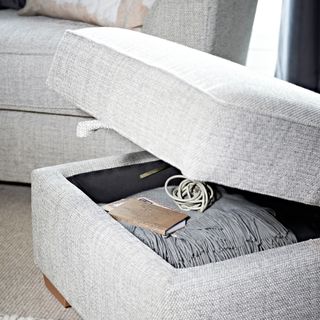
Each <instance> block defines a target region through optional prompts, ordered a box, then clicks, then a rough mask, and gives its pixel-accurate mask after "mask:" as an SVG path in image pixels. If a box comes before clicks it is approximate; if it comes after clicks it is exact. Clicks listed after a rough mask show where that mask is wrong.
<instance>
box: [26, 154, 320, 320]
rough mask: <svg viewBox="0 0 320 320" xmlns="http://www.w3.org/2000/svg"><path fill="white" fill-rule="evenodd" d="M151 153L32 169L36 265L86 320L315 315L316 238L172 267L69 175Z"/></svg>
mask: <svg viewBox="0 0 320 320" xmlns="http://www.w3.org/2000/svg"><path fill="white" fill-rule="evenodd" d="M150 159H151V158H150V156H146V155H145V153H136V154H134V155H126V156H122V157H118V158H117V157H112V158H105V159H98V160H91V161H85V162H80V163H74V164H67V165H61V166H57V167H53V168H44V169H39V170H36V171H34V172H33V175H32V182H33V183H32V195H33V198H32V212H33V241H34V256H35V261H36V263H37V265H38V266H39V267H40V269H41V270H42V271H43V272H44V273H45V274H46V275H48V277H50V279H52V282H53V283H54V284H55V286H56V287H57V288H58V290H59V291H60V292H61V293H62V294H63V295H64V297H65V298H66V299H67V300H68V301H69V302H70V303H71V305H72V306H73V307H74V308H75V309H76V310H77V311H78V312H79V313H80V315H81V316H82V317H83V318H84V319H86V320H92V319H95V320H102V319H110V320H147V319H148V320H149V319H152V320H160V319H166V320H194V319H197V320H207V319H212V320H222V319H223V320H234V319H246V320H267V319H273V320H301V319H308V320H318V319H319V317H320V310H319V304H320V272H319V270H320V254H319V246H320V242H319V240H311V241H306V242H302V243H299V244H294V245H289V246H285V247H282V248H278V249H271V250H267V251H264V252H260V253H255V254H251V255H246V256H242V257H238V258H235V259H231V260H228V261H222V262H219V263H214V264H207V265H205V266H200V267H195V268H186V269H175V268H173V267H172V266H171V265H169V264H168V263H166V262H165V261H164V260H162V259H161V258H160V257H159V256H158V255H157V254H155V253H154V252H153V251H152V250H151V249H150V248H148V247H147V246H145V245H144V244H143V243H141V241H139V240H138V239H137V238H136V237H134V236H133V235H132V234H130V233H129V232H128V231H127V230H126V229H124V228H123V227H122V226H121V225H120V224H119V223H117V222H116V221H115V220H113V219H112V218H111V217H109V216H108V215H106V214H105V212H104V211H103V209H101V208H100V207H99V206H97V205H96V204H95V203H94V202H92V200H90V199H89V198H88V197H87V196H86V195H85V194H83V193H82V192H81V191H80V190H79V189H77V188H76V187H75V186H74V185H72V184H71V183H70V182H68V181H67V179H66V178H65V177H67V176H71V175H74V174H77V173H81V172H87V171H90V170H101V169H103V168H110V167H114V166H123V165H130V164H133V163H141V162H145V161H151V160H150ZM62 248H63V250H62Z"/></svg>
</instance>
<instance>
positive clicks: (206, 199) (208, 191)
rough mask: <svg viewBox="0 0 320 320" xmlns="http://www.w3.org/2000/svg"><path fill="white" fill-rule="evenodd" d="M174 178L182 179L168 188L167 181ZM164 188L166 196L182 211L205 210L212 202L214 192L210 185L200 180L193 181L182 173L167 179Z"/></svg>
mask: <svg viewBox="0 0 320 320" xmlns="http://www.w3.org/2000/svg"><path fill="white" fill-rule="evenodd" d="M175 179H183V180H182V181H181V182H180V184H179V185H178V186H176V187H174V188H173V189H172V191H170V190H169V187H168V186H169V183H170V182H171V181H172V180H175ZM164 189H165V191H166V193H167V194H168V196H169V197H170V198H171V199H172V200H173V201H174V202H175V203H176V205H177V206H178V207H179V208H180V209H181V210H183V211H191V210H194V211H200V212H203V211H205V210H206V209H207V208H208V207H209V206H210V205H211V204H212V202H213V200H214V198H215V193H214V191H213V189H212V188H211V186H210V185H209V184H207V183H204V182H200V181H193V180H190V179H188V178H186V177H185V176H183V175H176V176H172V177H170V178H169V179H167V181H166V183H165V185H164Z"/></svg>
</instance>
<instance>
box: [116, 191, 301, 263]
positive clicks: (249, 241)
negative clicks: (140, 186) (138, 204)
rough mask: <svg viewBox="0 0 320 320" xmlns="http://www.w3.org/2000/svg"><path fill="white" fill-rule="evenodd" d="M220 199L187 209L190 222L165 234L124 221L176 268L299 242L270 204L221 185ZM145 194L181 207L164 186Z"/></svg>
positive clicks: (175, 207) (163, 203) (169, 205)
mask: <svg viewBox="0 0 320 320" xmlns="http://www.w3.org/2000/svg"><path fill="white" fill-rule="evenodd" d="M218 194H219V200H217V201H216V202H215V203H214V204H213V206H212V207H210V208H209V209H207V210H206V211H205V212H204V213H197V212H188V214H189V216H190V219H189V220H188V222H187V226H186V227H185V228H183V229H181V230H179V231H177V232H175V233H174V234H173V235H171V236H169V237H167V238H165V237H162V236H160V235H158V234H156V233H153V232H151V231H149V230H146V229H142V228H139V227H134V226H131V225H128V224H122V225H123V226H124V227H125V228H126V229H127V230H128V231H130V232H131V233H133V234H134V235H135V236H136V237H137V238H138V239H140V240H141V241H142V242H143V243H145V244H146V245H147V246H149V247H150V248H151V249H152V250H154V251H155V252H156V253H157V254H158V255H160V256H161V257H162V258H163V259H165V260H166V261H167V262H169V263H170V264H171V265H173V266H174V267H176V268H188V267H195V266H199V265H204V264H207V263H212V262H218V261H223V260H226V259H231V258H235V257H238V256H241V255H245V254H250V253H253V252H258V251H262V250H267V249H271V248H276V247H280V246H284V245H288V244H292V243H296V242H297V239H296V237H295V235H294V234H293V233H292V232H291V231H290V230H288V229H286V228H285V227H284V226H283V225H282V224H281V223H280V222H279V221H278V220H277V219H276V218H275V213H274V212H273V211H272V210H271V209H268V208H264V207H260V206H258V205H256V204H254V203H251V202H249V201H248V200H246V199H245V198H244V197H243V196H241V195H237V194H230V193H227V192H226V191H225V190H224V189H223V188H221V187H219V188H218ZM135 197H146V198H148V199H151V200H153V201H155V202H157V203H159V204H162V205H164V206H167V207H169V208H172V209H175V210H177V211H179V209H178V208H177V206H176V205H175V204H174V203H173V202H172V200H171V199H169V197H168V196H167V195H166V193H165V191H164V189H163V188H157V189H153V190H148V191H144V192H141V193H139V194H136V195H135Z"/></svg>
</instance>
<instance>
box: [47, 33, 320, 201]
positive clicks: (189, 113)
mask: <svg viewBox="0 0 320 320" xmlns="http://www.w3.org/2000/svg"><path fill="white" fill-rule="evenodd" d="M48 83H49V85H50V87H51V88H53V89H54V90H56V91H57V92H59V93H60V94H62V95H63V96H64V97H66V98H68V99H69V100H70V101H71V102H72V103H74V104H76V105H77V106H78V107H79V108H81V109H83V110H85V111H86V112H88V113H90V114H91V115H93V116H94V117H96V118H98V120H100V121H101V122H103V123H105V125H108V126H109V127H111V128H113V129H114V130H116V131H118V132H119V133H120V134H122V135H123V136H125V137H127V138H128V139H131V140H132V141H133V142H134V143H136V144H138V145H139V146H141V147H142V148H144V149H146V150H147V151H149V152H151V153H152V154H154V155H155V156H157V157H158V158H160V159H162V160H164V161H166V162H168V163H170V164H172V165H173V166H175V167H177V168H179V169H180V170H181V171H182V172H183V174H185V175H186V176H188V177H189V178H191V179H195V180H203V181H211V182H216V183H219V184H222V185H226V186H230V187H234V188H238V189H243V190H248V191H252V192H256V193H262V194H267V195H271V196H276V197H279V198H285V199H289V200H294V201H297V202H303V203H308V204H312V205H317V206H320V170H319V168H320V151H319V150H320V95H318V94H316V93H313V92H311V91H308V90H306V89H303V88H300V87H297V86H295V85H292V84H289V83H286V82H284V81H281V80H277V79H274V78H271V77H264V76H261V75H259V74H256V73H254V72H251V71H250V70H249V69H247V68H246V67H243V66H241V65H238V64H235V63H233V62H230V61H227V60H224V59H222V58H218V57H215V56H212V55H210V54H207V53H204V52H201V51H197V50H194V49H191V48H188V47H185V46H182V45H179V44H176V43H173V42H170V41H167V40H163V39H160V38H156V37H153V36H150V35H146V34H140V33H135V32H133V31H129V30H121V29H112V28H99V29H97V28H88V29H82V30H78V31H68V32H67V33H66V34H65V36H64V38H63V40H62V41H61V43H60V45H59V48H58V50H57V53H56V56H55V59H54V62H53V65H52V68H51V72H50V74H49V80H48Z"/></svg>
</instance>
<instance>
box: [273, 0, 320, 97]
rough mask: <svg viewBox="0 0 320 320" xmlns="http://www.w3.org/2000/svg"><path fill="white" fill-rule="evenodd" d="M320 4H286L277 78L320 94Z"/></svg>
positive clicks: (311, 1) (286, 1) (293, 1)
mask: <svg viewBox="0 0 320 320" xmlns="http://www.w3.org/2000/svg"><path fill="white" fill-rule="evenodd" d="M319 14H320V2H319V1H318V0H308V1H300V0H284V1H283V5H282V18H281V27H280V39H279V52H278V61H277V70H276V76H277V77H278V78H279V79H282V80H286V81H289V82H291V83H294V84H296V85H299V86H301V87H304V88H306V89H309V90H313V91H315V92H319V93H320V70H319V66H320V57H319V50H320V37H319V34H320V25H319V22H318V21H319Z"/></svg>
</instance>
